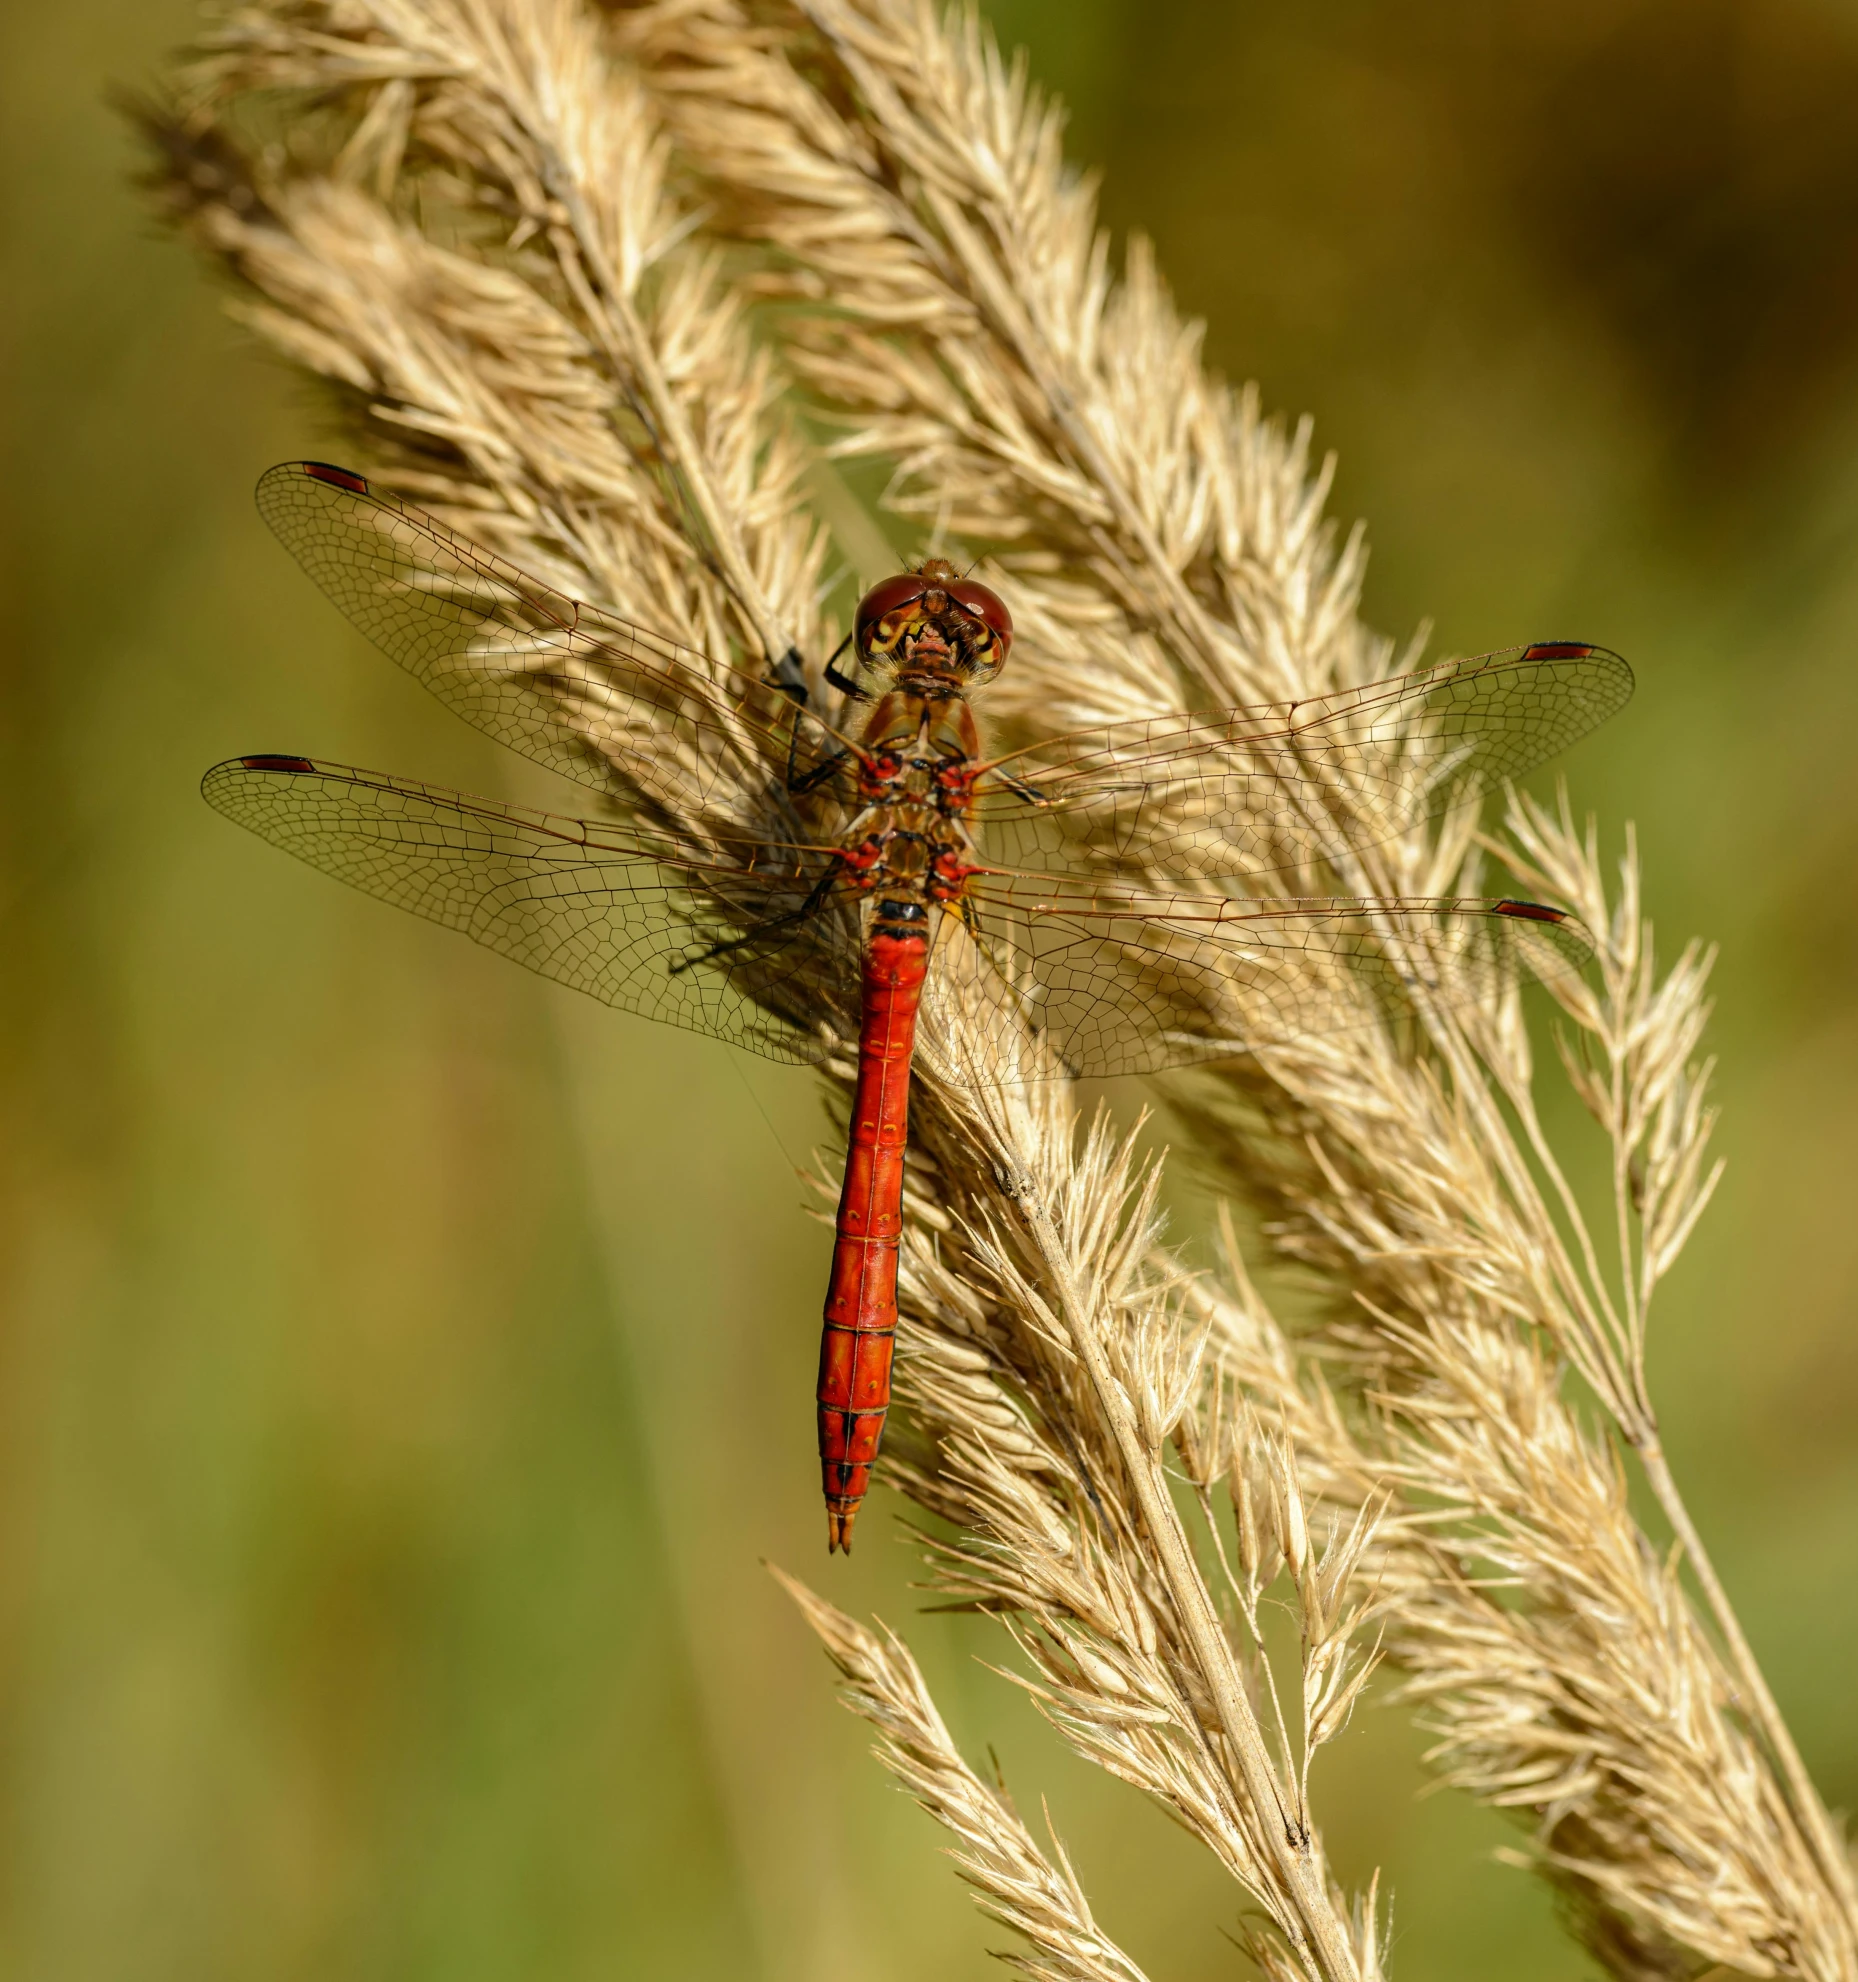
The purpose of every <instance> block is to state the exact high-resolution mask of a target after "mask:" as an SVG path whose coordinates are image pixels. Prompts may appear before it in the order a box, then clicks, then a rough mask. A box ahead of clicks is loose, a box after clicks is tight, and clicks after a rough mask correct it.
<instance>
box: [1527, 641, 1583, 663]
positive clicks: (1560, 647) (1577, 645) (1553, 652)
mask: <svg viewBox="0 0 1858 1982" xmlns="http://www.w3.org/2000/svg"><path fill="white" fill-rule="evenodd" d="M1592 652H1593V649H1592V647H1590V646H1588V645H1586V644H1585V643H1583V642H1582V641H1579V640H1538V641H1537V642H1536V643H1535V645H1534V646H1533V647H1525V648H1524V649H1523V659H1524V660H1525V661H1584V660H1585V659H1586V658H1587V656H1588V655H1589V654H1591V653H1592Z"/></svg>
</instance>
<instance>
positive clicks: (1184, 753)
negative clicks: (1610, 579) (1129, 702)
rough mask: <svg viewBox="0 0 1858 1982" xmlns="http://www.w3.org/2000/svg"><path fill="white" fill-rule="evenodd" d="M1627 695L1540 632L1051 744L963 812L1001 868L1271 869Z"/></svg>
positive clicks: (1457, 782) (1494, 764)
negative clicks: (1338, 683)
mask: <svg viewBox="0 0 1858 1982" xmlns="http://www.w3.org/2000/svg"><path fill="white" fill-rule="evenodd" d="M1631 693H1632V670H1631V669H1630V668H1629V667H1628V666H1627V665H1626V663H1625V662H1624V661H1623V660H1622V659H1621V658H1620V657H1619V656H1618V655H1617V654H1614V653H1610V652H1609V651H1608V650H1607V649H1606V648H1604V647H1594V646H1589V645H1587V644H1585V643H1583V642H1576V641H1557V642H1541V641H1539V642H1537V643H1536V644H1535V645H1534V646H1530V647H1517V648H1512V649H1510V650H1508V651H1507V652H1503V653H1497V654H1482V655H1478V656H1476V657H1475V658H1473V659H1470V660H1457V661H1446V662H1442V663H1441V664H1439V665H1438V666H1436V667H1431V668H1422V669H1420V670H1418V671H1417V672H1415V673H1412V674H1404V675H1393V676H1390V677H1388V678H1387V679H1386V680H1383V681H1375V682H1368V683H1365V684H1363V685H1362V686H1361V687H1359V688H1351V689H1345V690H1343V691H1341V692H1340V693H1338V694H1335V695H1325V696H1320V697H1316V698H1313V699H1312V700H1309V701H1305V702H1281V703H1274V704H1269V705H1266V706H1262V707H1259V708H1253V709H1228V710H1217V711H1213V712H1210V713H1208V714H1204V715H1193V716H1166V717H1157V718H1155V719H1153V720H1151V721H1146V722H1132V723H1117V724H1113V725H1111V726H1110V727H1108V728H1105V729H1099V730H1086V731H1079V732H1075V733H1073V734H1070V735H1067V736H1061V737H1056V738H1053V739H1052V740H1051V741H1049V742H1047V743H1043V744H1038V745H1034V746H1032V747H1030V748H1028V749H1027V750H1024V751H1020V752H1017V753H1015V754H1014V755H1013V756H1011V757H1008V758H1005V759H1002V760H1000V770H999V772H996V773H995V774H994V775H993V776H992V777H991V778H984V779H983V780H982V782H981V785H980V788H979V789H978V790H977V793H976V798H975V805H974V816H975V818H976V819H977V820H980V821H982V822H983V823H984V830H985V834H986V842H987V847H988V851H989V854H990V856H991V857H992V858H994V859H997V860H999V861H1000V862H1001V863H1002V864H1003V865H1008V866H1014V867H1045V868H1050V867H1057V868H1059V869H1060V870H1063V869H1070V870H1071V871H1072V872H1074V873H1075V872H1076V871H1077V870H1079V869H1080V868H1090V869H1094V870H1095V871H1098V872H1102V871H1105V869H1106V867H1108V868H1111V869H1115V868H1120V869H1121V870H1122V871H1124V872H1125V873H1127V870H1128V869H1129V868H1131V867H1139V866H1155V867H1159V868H1163V869H1165V870H1166V871H1167V872H1168V873H1169V874H1170V875H1173V874H1181V875H1186V876H1190V877H1196V876H1205V875H1237V874H1247V873H1251V874H1262V873H1282V872H1287V871H1290V870H1294V869H1298V868H1305V867H1310V866H1313V865H1315V864H1317V863H1319V862H1321V861H1322V860H1323V859H1324V858H1325V857H1326V856H1327V855H1328V854H1329V853H1330V852H1331V851H1332V850H1333V849H1334V848H1335V847H1336V846H1337V845H1338V843H1340V844H1352V845H1357V846H1365V845H1373V844H1375V843H1377V842H1379V841H1383V840H1387V839H1391V838H1393V837H1394V836H1395V835H1396V834H1398V833H1401V832H1403V831H1405V830H1406V829H1407V828H1408V827H1409V826H1411V825H1413V824H1415V823H1416V822H1417V821H1418V820H1420V819H1423V818H1426V817H1428V816H1429V815H1431V814H1432V813H1435V812H1438V811H1442V810H1444V809H1445V808H1446V807H1448V806H1450V805H1454V804H1458V803H1461V802H1463V801H1466V800H1469V799H1472V798H1475V797H1478V796H1480V795H1481V794H1483V793H1485V792H1488V791H1491V790H1493V789H1494V788H1496V787H1497V786H1499V785H1501V784H1502V783H1503V782H1504V781H1505V780H1506V779H1511V778H1517V777H1521V776H1522V775H1523V774H1524V773H1525V772H1526V771H1529V770H1531V769H1533V768H1534V766H1536V765H1537V764H1540V763H1542V762H1543V761H1544V760H1545V759H1547V758H1549V757H1552V756H1554V755H1555V754H1556V752H1558V751H1561V750H1565V749H1566V748H1567V747H1568V746H1569V745H1570V744H1571V743H1574V742H1575V741H1577V740H1578V739H1579V738H1580V737H1583V736H1585V735H1586V734H1587V732H1588V731H1589V730H1591V729H1594V728H1596V727H1597V726H1598V725H1599V724H1600V723H1602V722H1604V721H1605V720H1606V718H1607V717H1608V716H1610V715H1612V714H1613V713H1614V712H1615V711H1616V710H1618V709H1620V708H1621V707H1623V706H1624V704H1625V702H1626V701H1627V699H1628V698H1629V697H1630V695H1631ZM1000 772H1004V773H1005V774H1006V775H1005V776H1002V775H1000Z"/></svg>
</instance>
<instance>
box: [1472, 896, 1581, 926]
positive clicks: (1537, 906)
mask: <svg viewBox="0 0 1858 1982" xmlns="http://www.w3.org/2000/svg"><path fill="white" fill-rule="evenodd" d="M1490 912H1491V914H1492V915H1514V916H1516V917H1518V918H1519V919H1520V920H1522V921H1524V922H1566V921H1567V920H1568V917H1567V915H1566V913H1565V912H1564V911H1563V910H1561V909H1558V908H1547V907H1544V906H1543V904H1542V903H1541V902H1511V901H1501V902H1492V903H1491V905H1490Z"/></svg>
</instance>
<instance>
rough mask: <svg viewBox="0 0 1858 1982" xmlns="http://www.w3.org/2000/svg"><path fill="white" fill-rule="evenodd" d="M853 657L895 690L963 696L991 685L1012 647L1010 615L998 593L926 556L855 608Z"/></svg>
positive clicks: (874, 588) (871, 590)
mask: <svg viewBox="0 0 1858 1982" xmlns="http://www.w3.org/2000/svg"><path fill="white" fill-rule="evenodd" d="M854 632H855V636H856V642H857V647H858V658H859V659H860V660H861V661H863V662H865V663H866V665H867V666H870V667H875V668H886V669H889V670H890V671H891V672H893V673H894V674H895V675H896V676H897V679H898V686H899V687H904V688H908V687H912V686H920V687H926V688H935V687H941V688H945V689H954V690H956V691H959V692H963V693H965V692H966V691H967V690H968V689H970V688H978V687H980V686H981V685H982V683H984V682H989V681H992V679H993V678H994V676H995V675H997V674H998V673H999V672H1000V670H1001V668H1002V666H1004V665H1005V662H1006V655H1007V649H1008V648H1009V647H1011V646H1012V644H1013V615H1012V614H1011V613H1010V612H1008V611H1007V609H1006V601H1005V600H1004V599H1002V598H1001V597H1000V595H999V593H997V592H995V591H992V590H990V589H989V588H988V587H987V586H985V585H982V584H978V583H976V581H975V580H973V579H972V578H963V577H962V576H961V574H960V573H959V572H958V571H956V569H955V567H954V566H953V565H952V564H949V563H946V562H945V561H944V560H943V559H941V558H939V557H932V558H926V559H925V560H924V561H923V562H922V563H921V564H920V565H918V566H917V568H916V569H915V570H914V571H903V572H899V573H898V574H897V576H896V577H894V578H886V579H885V580H884V581H883V583H882V584H881V585H873V586H872V588H871V589H870V591H868V592H867V593H866V594H865V595H864V597H863V598H862V599H861V600H860V601H859V602H858V617H857V619H856V621H855V622H854Z"/></svg>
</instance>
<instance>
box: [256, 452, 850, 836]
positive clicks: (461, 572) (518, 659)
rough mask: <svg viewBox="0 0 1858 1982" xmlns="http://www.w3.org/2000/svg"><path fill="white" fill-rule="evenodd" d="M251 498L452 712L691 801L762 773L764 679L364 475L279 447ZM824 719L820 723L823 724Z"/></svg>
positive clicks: (782, 713) (747, 785) (769, 691)
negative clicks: (608, 607)
mask: <svg viewBox="0 0 1858 1982" xmlns="http://www.w3.org/2000/svg"><path fill="white" fill-rule="evenodd" d="M257 501H258V511H259V514H260V515H261V516H262V517H263V518H264V520H265V521H266V522H267V523H268V524H269V525H270V526H271V528H272V529H273V530H274V531H275V532H276V533H277V535H278V537H279V538H280V539H281V540H282V542H283V544H284V546H285V548H286V549H287V550H288V551H289V552H290V553H291V555H292V556H293V557H294V558H296V560H297V562H298V563H299V564H301V565H302V566H303V568H304V570H305V571H306V572H307V573H308V574H309V575H310V577H311V578H313V579H314V580H315V582H316V584H317V585H318V586H319V587H320V588H321V589H322V591H323V592H324V593H326V594H327V596H328V597H329V598H330V600H331V601H332V602H333V603H334V604H335V605H336V606H338V607H339V608H340V609H341V611H342V612H343V613H344V614H345V615H346V616H347V617H348V618H349V619H350V620H352V621H353V622H354V624H355V625H356V626H358V627H359V628H360V629H361V631H362V632H363V633H365V634H366V635H367V636H368V638H369V639H370V640H372V641H373V642H374V643H375V645H376V646H377V647H379V648H381V649H382V651H383V652H385V653H386V654H387V655H388V656H389V657H390V658H392V659H393V660H395V661H397V662H398V663H399V664H400V666H402V667H403V668H405V669H406V671H407V672H408V673H409V674H411V675H412V676H414V677H415V679H417V680H418V681H420V682H422V683H423V684H424V685H425V686H426V687H427V688H429V689H430V690H431V691H432V693H433V694H434V695H436V696H437V697H438V698H439V700H440V701H441V702H443V703H444V704H445V705H446V706H447V707H448V708H449V709H451V710H453V711H454V713H456V714H458V715H460V716H462V717H463V718H464V719H465V721H466V722H468V723H470V724H472V725H473V726H474V727H475V728H477V729H480V730H482V731H484V732H485V734H486V735H488V736H493V737H495V738H496V739H497V741H498V742H499V743H504V744H508V745H509V746H510V748H511V749H513V750H520V751H521V752H522V753H523V754H524V755H525V756H528V757H533V758H534V759H536V761H537V762H538V763H542V764H546V765H548V766H549V768H550V769H551V770H556V771H561V772H564V773H565V774H566V775H567V776H569V777H571V778H575V779H578V780H579V781H580V782H581V783H582V784H587V785H592V786H593V787H594V788H595V789H596V790H608V789H610V788H611V787H612V786H613V784H614V783H615V775H614V774H615V772H616V771H617V772H618V773H619V774H620V777H621V778H622V779H623V780H625V781H627V782H629V783H630V784H632V785H633V786H634V787H635V788H636V789H638V790H640V791H642V792H643V793H645V794H646V795H647V797H648V798H651V799H656V800H658V801H660V802H661V803H663V804H665V805H666V806H669V807H682V808H685V809H688V808H690V807H692V806H693V805H696V806H702V805H706V804H709V803H712V802H714V801H716V800H718V799H719V798H723V799H726V798H729V797H731V796H732V795H734V794H736V793H738V792H740V791H742V790H744V789H750V790H753V789H759V788H760V787H761V786H763V785H765V784H766V783H767V782H768V766H769V764H770V763H771V762H772V763H774V764H776V765H779V764H784V763H785V761H786V757H787V753H788V748H789V743H790V739H791V733H792V726H793V724H794V723H795V722H801V723H804V724H807V725H808V727H809V730H811V729H812V728H815V727H817V725H816V724H815V723H814V722H813V719H811V718H809V717H807V716H805V715H804V714H801V713H799V712H796V710H795V707H794V705H793V703H792V702H791V701H789V700H788V699H787V698H786V697H785V696H784V695H782V694H780V693H779V691H778V690H776V689H775V688H774V687H773V686H772V685H770V684H769V683H766V682H760V681H756V680H754V679H753V678H751V677H750V676H748V675H744V674H741V673H739V672H737V671H736V670H735V669H733V668H730V667H727V666H725V665H723V664H722V663H721V662H718V661H712V660H709V659H707V658H706V657H705V656H703V655H701V654H698V653H695V652H693V651H692V650H691V649H689V648H686V647H680V646H679V645H677V644H676V643H675V642H674V641H670V640H666V639H664V638H662V637H661V636H660V635H658V634H656V633H653V632H651V631H650V630H649V629H648V628H646V627H643V626H635V625H633V624H631V623H630V622H628V621H625V620H621V619H616V618H614V617H613V616H612V615H610V614H607V613H603V612H600V611H598V610H597V609H596V608H594V607H592V606H589V605H587V604H585V603H583V602H581V601H579V600H576V599H571V598H569V597H568V596H567V595H566V594H565V593H561V592H557V591H555V590H553V589H552V588H551V587H549V586H547V585H544V584H542V583H541V582H540V581H539V580H538V579H535V578H531V577H530V576H528V574H527V573H525V572H522V571H519V570H518V569H517V568H516V567H515V566H514V565H512V564H506V563H505V562H504V561H503V559H501V558H499V557H495V556H493V555H492V554H491V553H490V552H489V551H487V550H484V549H483V548H481V547H480V546H479V545H477V544H474V543H472V542H470V541H469V540H468V539H467V538H464V537H460V536H458V535H456V534H455V533H454V532H452V531H450V530H448V529H447V528H446V527H445V525H444V524H442V523H440V522H439V521H438V520H437V519H436V518H434V517H431V516H428V515H426V514H425V513H424V512H423V511H422V510H419V509H415V508H414V507H413V506H412V505H411V504H410V503H404V502H401V501H400V500H399V499H398V498H397V497H395V496H393V495H390V494H388V493H387V492H386V491H384V490H381V489H377V488H375V487H374V486H373V485H372V484H370V483H369V482H367V481H365V480H364V479H363V478H362V477H361V476H359V475H355V474H351V473H350V472H349V471H348V470H346V469H342V468H331V467H329V466H328V465H327V464H325V463H323V462H317V461H288V462H284V463H282V464H281V465H280V466H278V467H276V468H272V469H270V470H269V471H268V472H267V473H266V474H265V475H264V476H263V477H262V478H261V479H260V481H259V483H258V491H257ZM822 735H823V732H822Z"/></svg>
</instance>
